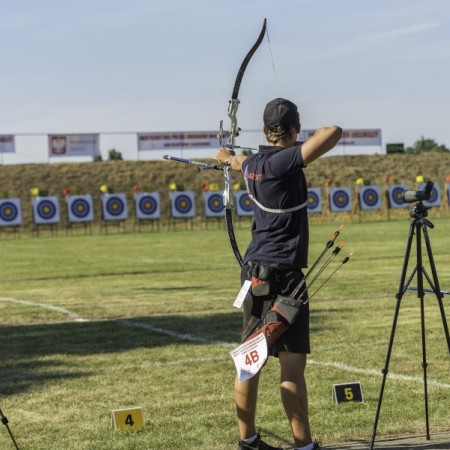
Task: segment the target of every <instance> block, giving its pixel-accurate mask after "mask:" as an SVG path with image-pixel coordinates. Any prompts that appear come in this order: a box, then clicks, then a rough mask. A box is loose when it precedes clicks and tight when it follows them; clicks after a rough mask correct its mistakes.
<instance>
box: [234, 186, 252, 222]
mask: <svg viewBox="0 0 450 450" xmlns="http://www.w3.org/2000/svg"><path fill="white" fill-rule="evenodd" d="M235 200H236V215H237V216H253V209H252V201H251V200H250V197H249V196H248V192H247V191H244V190H240V191H236V195H235Z"/></svg>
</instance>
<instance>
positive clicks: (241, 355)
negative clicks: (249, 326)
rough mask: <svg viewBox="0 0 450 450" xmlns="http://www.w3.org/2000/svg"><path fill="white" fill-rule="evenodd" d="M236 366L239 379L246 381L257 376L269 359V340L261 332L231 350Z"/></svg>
mask: <svg viewBox="0 0 450 450" xmlns="http://www.w3.org/2000/svg"><path fill="white" fill-rule="evenodd" d="M230 355H231V357H232V358H233V361H234V365H235V366H236V370H237V375H238V380H239V381H245V380H248V379H250V378H252V377H253V376H255V375H256V374H257V373H258V372H259V370H260V369H261V367H262V366H263V365H264V363H265V362H266V360H267V341H266V337H265V336H264V333H259V334H257V335H256V336H255V337H253V338H252V339H250V340H248V341H246V342H244V343H243V344H241V345H240V346H239V347H236V348H235V349H234V350H232V351H231V352H230Z"/></svg>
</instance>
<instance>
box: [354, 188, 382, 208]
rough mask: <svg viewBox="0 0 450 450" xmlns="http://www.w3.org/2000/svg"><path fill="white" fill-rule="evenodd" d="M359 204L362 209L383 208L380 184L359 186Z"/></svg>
mask: <svg viewBox="0 0 450 450" xmlns="http://www.w3.org/2000/svg"><path fill="white" fill-rule="evenodd" d="M359 206H360V208H361V209H362V210H364V211H366V210H375V209H381V194H380V187H379V186H375V185H372V186H360V187H359Z"/></svg>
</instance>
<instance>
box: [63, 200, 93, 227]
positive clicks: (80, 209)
mask: <svg viewBox="0 0 450 450" xmlns="http://www.w3.org/2000/svg"><path fill="white" fill-rule="evenodd" d="M66 204H67V220H68V221H69V222H92V221H93V220H94V208H93V204H92V197H91V196H90V195H68V196H67V197H66Z"/></svg>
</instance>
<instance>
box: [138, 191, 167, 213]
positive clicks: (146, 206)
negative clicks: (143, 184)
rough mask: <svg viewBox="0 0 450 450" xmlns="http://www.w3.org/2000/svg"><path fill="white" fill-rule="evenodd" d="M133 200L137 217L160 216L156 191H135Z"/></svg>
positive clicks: (158, 197) (158, 196)
mask: <svg viewBox="0 0 450 450" xmlns="http://www.w3.org/2000/svg"><path fill="white" fill-rule="evenodd" d="M134 202H135V209H136V218H137V219H159V218H160V217H161V207H160V205H161V203H160V195H159V193H158V192H136V194H135V196H134Z"/></svg>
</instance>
